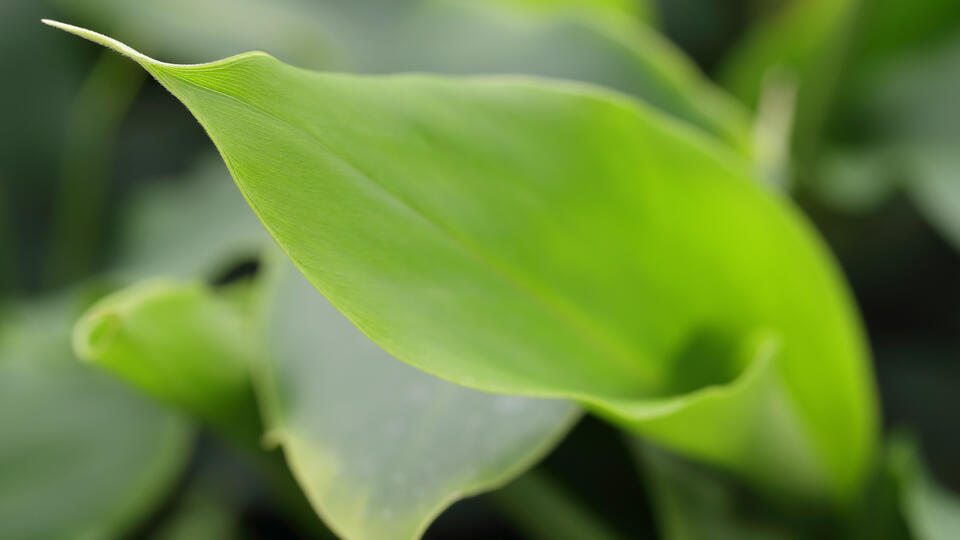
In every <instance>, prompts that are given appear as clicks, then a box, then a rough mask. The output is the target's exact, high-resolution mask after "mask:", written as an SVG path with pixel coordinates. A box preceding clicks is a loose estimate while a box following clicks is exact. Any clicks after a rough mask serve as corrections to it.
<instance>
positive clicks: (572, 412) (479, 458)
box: [258, 255, 579, 539]
mask: <svg viewBox="0 0 960 540" xmlns="http://www.w3.org/2000/svg"><path fill="white" fill-rule="evenodd" d="M281 258H282V255H281ZM276 272H277V275H276V277H275V278H273V280H274V284H273V285H272V287H271V288H272V292H271V293H270V294H269V295H268V297H269V331H268V335H269V338H268V339H269V347H268V350H269V351H270V355H269V356H268V357H267V361H266V362H265V363H264V365H263V366H262V369H263V372H262V376H261V377H260V378H258V380H259V381H260V383H261V384H260V388H259V389H260V390H261V393H260V395H261V397H262V401H263V405H264V408H265V411H266V418H267V423H268V425H269V434H268V439H270V440H271V441H274V442H277V443H279V444H281V445H282V446H283V449H284V452H285V454H286V456H287V461H288V463H289V464H290V467H291V469H292V470H293V472H294V475H295V476H296V477H297V478H298V480H299V481H300V484H301V486H302V487H303V489H304V491H305V492H306V494H307V496H308V498H309V499H310V500H311V501H312V503H313V505H314V507H315V508H316V510H317V512H318V513H319V514H320V515H321V516H323V518H324V520H325V521H326V523H327V525H328V526H330V527H331V528H332V529H333V530H335V531H337V532H338V533H339V534H340V535H342V536H344V537H346V538H370V539H389V538H416V537H419V536H420V534H422V533H423V531H424V530H425V529H426V527H427V525H429V523H430V522H431V521H432V520H433V519H434V518H435V517H436V516H437V515H438V514H439V513H440V512H441V511H442V510H443V509H444V508H446V507H447V506H448V505H450V504H451V503H452V502H454V501H455V500H457V499H459V498H461V497H464V496H468V495H472V494H475V493H479V492H482V491H487V490H490V489H493V488H496V487H499V486H500V485H501V484H503V483H505V482H507V481H508V480H510V479H512V478H513V477H514V476H517V475H518V474H520V473H522V472H523V471H524V470H526V469H527V468H528V467H530V466H531V465H532V464H533V463H534V462H536V461H537V460H539V459H540V458H541V457H542V456H543V454H545V453H546V452H548V451H549V450H551V449H552V448H553V446H554V445H555V444H556V443H557V442H558V441H559V440H560V438H561V437H562V436H563V435H565V434H566V432H567V430H568V429H569V427H570V426H571V424H572V423H573V421H574V420H575V419H576V418H577V417H578V416H579V412H578V408H577V407H576V406H574V405H573V404H571V403H569V402H564V401H553V400H536V399H530V398H521V397H513V396H504V395H493V394H486V393H482V392H478V391H476V390H471V389H468V388H465V387H462V386H459V385H456V384H452V383H449V382H446V381H444V380H441V379H438V378H436V377H433V376H431V375H428V374H426V373H423V372H421V371H418V370H416V369H413V368H411V367H409V366H406V365H404V364H403V363H401V362H399V361H397V360H396V359H395V358H392V357H391V356H390V355H389V354H387V353H386V352H384V351H383V350H382V349H380V348H379V347H378V346H377V345H375V344H374V343H372V342H371V341H370V340H369V339H367V338H366V337H365V336H364V335H363V334H362V333H360V331H359V330H357V329H356V328H354V327H353V326H352V325H351V324H350V322H349V321H347V320H346V319H345V318H344V317H343V316H342V315H341V314H339V313H338V312H337V310H336V309H334V308H333V306H331V305H330V304H329V302H327V301H326V300H325V299H324V298H323V297H322V296H321V295H320V294H319V293H317V292H316V290H314V289H313V287H312V286H311V285H310V283H309V282H308V281H307V280H306V279H304V277H303V276H301V275H300V274H299V272H297V270H296V269H295V268H293V266H292V265H290V264H289V263H287V262H286V261H283V264H282V265H279V266H278V268H277V269H276Z"/></svg>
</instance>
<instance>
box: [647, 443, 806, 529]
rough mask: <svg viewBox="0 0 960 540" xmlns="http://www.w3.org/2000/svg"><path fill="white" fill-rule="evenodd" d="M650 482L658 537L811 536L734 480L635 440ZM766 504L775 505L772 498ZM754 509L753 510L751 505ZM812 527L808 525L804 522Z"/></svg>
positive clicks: (796, 522)
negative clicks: (760, 501)
mask: <svg viewBox="0 0 960 540" xmlns="http://www.w3.org/2000/svg"><path fill="white" fill-rule="evenodd" d="M634 447H635V452H636V454H637V458H638V462H639V463H640V464H641V465H642V467H643V470H644V472H645V476H646V478H648V484H649V490H650V495H651V498H652V500H653V505H654V509H655V510H656V513H655V516H656V520H657V523H658V526H659V533H660V535H661V537H662V538H664V539H667V540H697V539H700V538H710V539H712V540H790V539H800V538H811V537H813V536H811V535H812V533H813V531H810V530H806V531H803V530H802V529H801V528H800V527H797V525H798V521H799V520H796V521H794V522H792V523H791V522H789V521H787V520H784V519H782V518H783V516H782V515H781V514H779V513H778V512H775V511H773V509H772V508H771V507H770V506H769V504H767V505H763V504H760V505H758V504H757V500H756V499H757V497H756V496H755V495H754V494H750V493H748V492H747V491H746V490H745V489H744V488H743V486H739V485H737V484H736V483H735V482H732V481H731V479H730V478H725V477H724V476H723V475H720V474H717V472H716V471H710V470H705V469H704V468H703V467H698V466H697V465H696V464H693V463H689V462H686V461H684V460H683V459H681V458H678V457H676V456H672V455H670V454H668V453H666V452H664V451H662V450H660V449H658V448H655V447H653V446H651V445H647V444H643V443H641V442H639V441H634ZM766 502H767V503H770V502H771V501H769V500H767V501H766ZM751 505H752V506H751ZM800 523H804V524H807V525H809V522H800Z"/></svg>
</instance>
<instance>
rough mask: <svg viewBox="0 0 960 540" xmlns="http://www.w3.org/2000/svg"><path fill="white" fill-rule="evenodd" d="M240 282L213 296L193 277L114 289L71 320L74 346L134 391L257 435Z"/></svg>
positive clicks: (249, 337)
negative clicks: (185, 281) (183, 282)
mask: <svg viewBox="0 0 960 540" xmlns="http://www.w3.org/2000/svg"><path fill="white" fill-rule="evenodd" d="M238 288H239V289H240V290H237V289H238ZM246 288H247V287H244V284H239V285H234V286H233V287H232V288H231V290H230V291H229V294H228V293H226V292H225V293H223V294H221V295H218V296H214V295H212V294H211V293H210V291H209V288H208V287H207V286H205V285H202V284H199V283H191V284H187V285H181V284H179V283H176V282H172V281H169V280H164V279H158V280H152V281H147V282H144V283H141V284H138V285H136V286H133V287H130V288H128V289H125V290H122V291H119V292H116V293H113V294H111V295H108V296H106V297H105V298H103V299H101V300H100V301H98V302H97V303H96V304H94V305H93V306H92V307H91V308H90V309H89V310H88V311H87V312H86V314H84V316H83V317H81V318H80V320H79V321H78V322H77V324H76V326H75V327H74V333H73V347H74V350H75V351H76V353H77V356H79V357H80V358H81V359H82V360H86V361H88V362H91V363H94V364H96V365H97V366H98V367H101V368H103V369H105V370H108V371H110V372H112V373H114V374H115V375H117V376H119V377H121V378H123V379H124V380H125V381H127V382H128V383H130V384H131V385H132V386H134V387H136V388H137V389H139V390H140V391H142V392H144V393H146V394H148V395H151V396H153V397H155V398H157V399H159V400H160V401H163V402H165V403H170V404H172V405H175V406H177V407H179V408H181V409H183V410H185V411H189V412H190V413H192V414H193V415H195V416H197V417H198V418H200V419H202V420H205V421H206V422H208V423H211V424H213V425H214V426H216V427H218V428H220V429H222V430H223V431H224V432H225V433H227V434H228V435H232V436H235V437H237V438H238V439H239V440H246V441H253V442H254V443H255V442H256V441H257V439H258V438H259V437H260V423H259V421H258V414H257V408H256V403H255V402H254V399H253V389H252V387H251V384H250V376H249V375H250V364H251V362H253V360H254V358H255V357H256V355H257V354H258V352H259V343H258V342H257V338H256V327H255V325H254V323H253V321H252V320H251V319H252V317H251V314H250V313H248V312H247V311H249V309H250V308H249V303H250V302H249V296H250V294H251V292H250V291H247V290H244V289H246Z"/></svg>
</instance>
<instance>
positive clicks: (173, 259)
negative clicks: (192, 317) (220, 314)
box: [109, 155, 271, 283]
mask: <svg viewBox="0 0 960 540" xmlns="http://www.w3.org/2000/svg"><path fill="white" fill-rule="evenodd" d="M121 218H122V222H123V227H122V228H121V230H120V238H119V241H118V246H117V255H116V260H115V262H114V264H113V266H112V267H111V268H110V270H109V273H110V275H112V276H115V277H116V278H117V279H118V280H121V281H123V282H124V283H132V282H135V281H137V280H142V279H146V278H151V277H155V276H164V277H169V278H178V279H199V278H204V279H215V278H217V277H218V276H219V275H220V274H222V273H223V272H225V271H226V270H228V269H229V267H230V265H232V264H235V263H237V262H238V261H242V260H244V259H245V258H246V259H249V258H256V257H257V256H258V255H259V254H260V252H261V251H262V250H263V248H264V246H266V245H269V244H270V243H271V241H270V237H269V235H268V234H267V232H266V231H265V230H264V229H263V226H262V225H260V222H259V221H257V218H256V216H255V215H252V214H251V213H250V211H249V210H248V209H247V206H246V203H245V202H244V200H243V196H242V195H241V194H240V193H238V192H237V189H236V187H234V185H233V181H232V180H231V179H230V175H229V173H228V172H227V169H226V168H225V167H224V166H223V162H222V161H221V160H219V159H217V158H216V157H215V156H212V155H211V156H204V158H203V159H201V160H200V161H199V162H197V164H196V165H195V166H194V167H193V168H191V169H190V171H189V172H188V173H186V174H184V175H181V176H179V177H177V178H175V179H169V178H163V179H159V180H157V181H155V182H154V183H152V184H151V185H149V186H147V187H146V188H144V189H142V190H140V191H138V192H137V193H136V194H135V196H133V197H131V198H129V199H127V200H125V201H123V215H122V216H121Z"/></svg>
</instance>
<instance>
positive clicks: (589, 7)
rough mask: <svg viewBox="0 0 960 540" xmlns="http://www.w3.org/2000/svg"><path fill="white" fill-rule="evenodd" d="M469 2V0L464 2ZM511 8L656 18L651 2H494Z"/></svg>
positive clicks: (646, 19) (644, 19)
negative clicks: (579, 11) (580, 11)
mask: <svg viewBox="0 0 960 540" xmlns="http://www.w3.org/2000/svg"><path fill="white" fill-rule="evenodd" d="M466 1H469V0H466ZM496 1H498V2H499V3H501V4H506V5H509V6H513V7H520V8H526V9H533V10H539V11H545V12H552V11H566V10H583V11H586V12H587V13H592V14H596V15H602V16H614V17H627V18H635V19H639V20H643V21H645V22H653V20H654V19H655V18H656V16H655V13H654V12H655V10H656V6H655V5H654V4H655V2H653V1H652V0H496Z"/></svg>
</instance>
